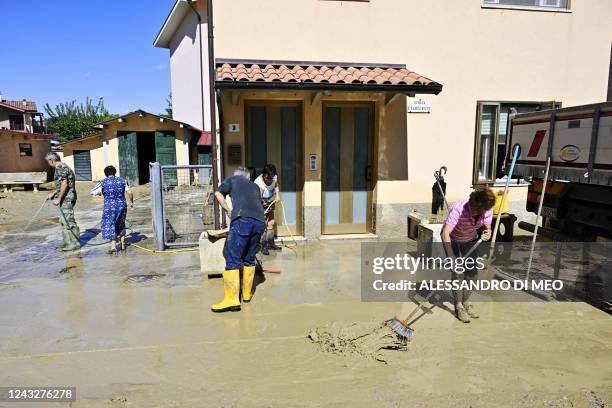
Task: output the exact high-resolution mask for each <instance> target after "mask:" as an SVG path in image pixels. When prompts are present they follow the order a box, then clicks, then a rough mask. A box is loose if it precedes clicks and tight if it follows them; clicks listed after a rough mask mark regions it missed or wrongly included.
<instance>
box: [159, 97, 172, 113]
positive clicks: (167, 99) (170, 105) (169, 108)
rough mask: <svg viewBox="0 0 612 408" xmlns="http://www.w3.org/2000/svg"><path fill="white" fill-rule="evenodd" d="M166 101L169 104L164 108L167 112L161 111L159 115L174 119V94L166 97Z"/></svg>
mask: <svg viewBox="0 0 612 408" xmlns="http://www.w3.org/2000/svg"><path fill="white" fill-rule="evenodd" d="M166 103H167V104H168V106H166V109H164V110H165V111H166V112H164V113H160V114H159V116H162V117H164V118H168V119H172V94H169V95H168V97H167V98H166Z"/></svg>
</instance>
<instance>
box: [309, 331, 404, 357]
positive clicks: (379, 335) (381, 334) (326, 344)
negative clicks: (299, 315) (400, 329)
mask: <svg viewBox="0 0 612 408" xmlns="http://www.w3.org/2000/svg"><path fill="white" fill-rule="evenodd" d="M307 337H308V338H309V339H310V340H311V341H312V342H313V343H315V344H316V345H318V347H319V349H320V350H321V351H322V352H325V353H333V354H337V355H341V356H352V357H360V358H365V359H373V360H376V361H380V362H383V363H386V362H387V358H386V356H385V355H384V351H385V350H396V351H406V350H407V349H408V347H407V346H408V343H407V341H406V339H405V338H402V337H400V336H398V335H397V334H396V333H395V332H394V331H393V330H391V329H390V328H389V327H387V325H386V324H385V323H382V324H381V323H375V322H367V323H361V322H353V323H343V322H334V323H332V324H329V325H326V326H323V327H318V328H314V329H311V330H310V332H309V333H308V336H307Z"/></svg>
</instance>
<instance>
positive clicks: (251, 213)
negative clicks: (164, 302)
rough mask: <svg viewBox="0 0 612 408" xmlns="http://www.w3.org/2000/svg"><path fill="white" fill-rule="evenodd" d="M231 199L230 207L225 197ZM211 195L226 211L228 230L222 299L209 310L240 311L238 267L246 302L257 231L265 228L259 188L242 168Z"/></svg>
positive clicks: (251, 283) (250, 285)
mask: <svg viewBox="0 0 612 408" xmlns="http://www.w3.org/2000/svg"><path fill="white" fill-rule="evenodd" d="M228 194H229V196H230V197H231V199H232V209H231V210H230V208H229V206H228V204H227V202H226V201H225V197H226V196H227V195H228ZM215 198H216V199H217V201H218V202H219V205H221V208H223V209H224V210H225V211H226V212H228V213H230V218H231V222H230V229H229V235H228V237H227V242H226V244H225V251H224V256H225V271H224V272H223V300H222V301H221V302H219V303H216V304H214V305H212V307H211V310H212V311H213V312H229V311H238V310H240V296H239V294H240V267H241V266H242V268H243V269H242V300H243V301H244V302H247V303H248V302H250V301H251V297H252V287H253V278H254V277H255V254H256V253H257V250H258V246H259V240H260V239H261V234H263V232H264V231H265V229H266V224H265V218H264V211H263V208H262V206H261V194H260V191H259V187H257V185H256V184H255V183H253V182H252V181H251V179H250V173H249V171H248V170H247V169H245V168H244V167H240V168H238V169H237V170H236V171H235V172H234V175H233V176H231V177H228V178H227V179H225V180H224V181H223V183H221V185H220V186H219V188H218V189H217V191H216V192H215Z"/></svg>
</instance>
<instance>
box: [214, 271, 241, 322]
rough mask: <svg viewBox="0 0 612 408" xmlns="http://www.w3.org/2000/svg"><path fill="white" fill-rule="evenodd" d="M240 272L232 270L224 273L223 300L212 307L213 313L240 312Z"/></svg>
mask: <svg viewBox="0 0 612 408" xmlns="http://www.w3.org/2000/svg"><path fill="white" fill-rule="evenodd" d="M239 292H240V271H238V269H232V270H230V271H224V272H223V300H222V301H221V302H219V303H216V304H214V305H212V307H211V308H210V309H211V310H212V311H213V312H217V313H220V312H237V311H239V310H240V298H239Z"/></svg>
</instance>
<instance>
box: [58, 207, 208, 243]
mask: <svg viewBox="0 0 612 408" xmlns="http://www.w3.org/2000/svg"><path fill="white" fill-rule="evenodd" d="M58 209H59V212H60V215H61V216H62V218H63V219H64V222H65V223H66V224H68V221H67V220H66V215H65V214H64V212H63V211H62V208H61V207H58ZM98 224H99V223H98ZM98 224H96V225H98ZM125 224H126V225H125V232H126V235H129V234H131V233H132V232H134V230H133V229H132V226H133V225H134V224H132V223H131V222H129V221H127V220H126V222H125ZM69 231H70V233H71V234H72V235H73V236H74V237H75V238H76V239H77V240H78V241H79V242H80V237H77V236H76V234H75V233H74V231H73V230H72V229H70V230H69ZM85 231H89V232H94V233H97V231H95V230H93V229H92V228H87V229H85ZM110 242H111V240H106V241H102V242H97V243H95V244H92V243H89V242H88V243H87V244H85V245H88V246H100V245H106V244H109V243H110ZM85 245H83V246H85ZM128 245H129V246H133V247H135V248H138V249H140V250H141V251H145V252H147V253H151V254H176V253H181V252H194V251H199V248H184V249H174V250H164V251H162V250H159V249H149V248H145V247H143V246H140V245H138V244H128Z"/></svg>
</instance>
